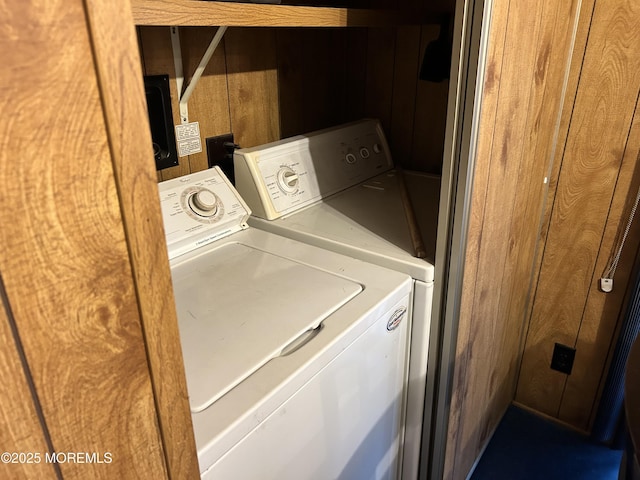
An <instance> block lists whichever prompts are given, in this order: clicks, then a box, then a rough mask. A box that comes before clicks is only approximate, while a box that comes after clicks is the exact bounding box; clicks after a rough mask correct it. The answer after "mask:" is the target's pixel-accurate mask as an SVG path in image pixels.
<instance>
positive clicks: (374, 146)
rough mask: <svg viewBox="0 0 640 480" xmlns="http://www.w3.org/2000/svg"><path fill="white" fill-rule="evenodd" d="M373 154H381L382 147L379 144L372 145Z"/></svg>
mask: <svg viewBox="0 0 640 480" xmlns="http://www.w3.org/2000/svg"><path fill="white" fill-rule="evenodd" d="M373 152H374V153H380V152H382V147H381V146H380V144H379V143H374V144H373Z"/></svg>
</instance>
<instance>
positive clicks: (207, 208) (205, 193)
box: [189, 190, 218, 217]
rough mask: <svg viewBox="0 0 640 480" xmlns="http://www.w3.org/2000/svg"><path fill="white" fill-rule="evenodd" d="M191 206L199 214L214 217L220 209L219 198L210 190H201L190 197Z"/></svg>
mask: <svg viewBox="0 0 640 480" xmlns="http://www.w3.org/2000/svg"><path fill="white" fill-rule="evenodd" d="M189 206H190V207H191V209H192V210H193V211H194V212H195V213H197V214H198V215H201V216H204V217H213V216H214V215H215V214H216V212H217V210H218V199H217V198H216V196H215V195H214V194H213V192H211V191H209V190H199V191H197V192H196V193H194V194H193V195H192V196H191V197H190V198H189Z"/></svg>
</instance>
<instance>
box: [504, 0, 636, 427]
mask: <svg viewBox="0 0 640 480" xmlns="http://www.w3.org/2000/svg"><path fill="white" fill-rule="evenodd" d="M592 12H593V15H592V16H590V17H589V18H588V20H590V31H589V37H588V41H587V47H586V51H585V53H584V56H583V57H581V64H580V76H579V82H578V89H577V96H576V99H575V104H574V106H573V110H572V111H571V112H570V119H569V120H567V122H568V123H569V130H568V135H567V137H566V141H565V142H564V154H563V156H562V160H561V166H560V165H559V167H558V171H559V174H558V181H557V188H556V189H555V191H554V192H552V194H553V195H552V198H550V201H549V204H550V205H551V207H550V209H549V212H548V218H546V219H545V221H544V222H545V225H546V236H545V237H544V238H543V243H542V245H543V247H544V256H543V257H542V264H541V268H540V274H539V278H538V282H537V288H536V290H535V301H534V303H533V311H532V315H531V321H530V325H529V332H528V335H527V341H526V347H525V352H524V357H523V363H522V371H521V375H520V380H519V383H518V391H517V397H516V400H517V401H518V402H520V403H522V404H523V405H525V406H528V407H530V408H533V409H535V410H537V411H539V412H542V413H545V414H547V415H549V416H552V417H555V418H558V419H559V420H561V421H563V422H566V423H568V424H570V425H572V426H574V427H575V428H578V429H581V430H585V431H588V430H589V429H590V427H591V423H592V421H593V418H594V415H595V413H596V411H597V404H598V402H597V400H598V390H599V387H600V386H601V380H602V379H603V376H605V374H606V370H605V367H606V364H607V354H608V353H609V349H610V347H611V345H612V341H613V339H614V333H615V330H616V325H617V322H618V318H619V315H620V313H621V309H622V303H623V299H624V295H625V290H626V286H627V284H628V282H629V277H630V275H631V270H632V266H633V262H634V258H635V256H636V251H637V249H638V245H639V244H640V229H639V228H638V227H637V224H634V225H633V226H632V228H631V230H630V234H629V236H628V238H627V241H626V243H625V249H624V251H623V252H622V257H621V258H620V263H619V266H618V269H617V271H616V275H615V278H614V280H615V282H614V290H613V292H611V293H603V292H602V291H600V290H599V288H598V281H599V279H600V277H601V276H602V275H603V274H604V272H605V270H606V269H607V267H608V265H609V264H610V262H611V261H612V259H613V256H614V254H615V250H616V248H617V245H618V242H619V241H620V239H621V237H622V235H623V232H624V229H625V226H626V222H627V218H628V215H629V213H630V211H631V208H632V206H633V202H634V200H635V198H636V193H637V192H638V188H639V187H640V170H639V169H640V166H639V165H638V155H639V151H640V118H639V117H640V115H639V114H638V106H637V102H638V95H639V91H640V49H638V45H640V5H638V3H637V2H634V1H613V0H596V2H595V8H594V9H593V10H592ZM589 13H591V12H589ZM634 114H635V117H634ZM556 342H557V343H561V344H564V345H568V346H570V347H574V348H576V358H575V363H574V368H573V371H572V373H571V375H566V374H564V373H561V372H557V371H555V370H551V369H550V368H549V364H550V360H551V356H552V352H553V348H554V344H555V343H556Z"/></svg>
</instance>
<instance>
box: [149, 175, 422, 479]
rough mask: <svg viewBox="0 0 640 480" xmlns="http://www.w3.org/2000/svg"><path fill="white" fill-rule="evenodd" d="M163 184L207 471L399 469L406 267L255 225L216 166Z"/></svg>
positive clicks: (270, 475) (280, 473) (345, 473)
mask: <svg viewBox="0 0 640 480" xmlns="http://www.w3.org/2000/svg"><path fill="white" fill-rule="evenodd" d="M159 190H160V200H161V205H162V213H163V220H164V225H165V233H166V241H167V246H168V251H169V258H170V265H171V275H172V280H173V288H174V293H175V300H176V307H177V313H178V322H179V330H180V341H181V345H182V351H183V357H184V364H185V370H186V378H187V387H188V393H189V401H190V405H191V411H192V419H193V428H194V433H195V440H196V446H197V449H198V461H199V465H200V471H201V475H202V478H209V479H242V480H251V479H256V480H266V479H278V480H282V479H292V480H299V479H318V480H325V479H328V478H335V479H345V480H351V479H358V478H363V479H364V478H366V479H394V478H397V477H398V471H399V468H400V466H399V463H400V458H399V456H400V448H401V447H400V443H401V439H402V424H403V416H404V406H403V405H404V399H405V395H406V382H407V369H408V365H407V364H408V352H407V348H406V344H407V337H408V335H409V328H408V327H409V321H408V319H405V317H406V316H407V313H408V312H409V310H410V309H411V301H412V299H411V281H410V278H409V277H408V276H407V275H403V274H401V273H398V272H395V271H391V270H387V269H384V268H381V267H379V266H376V265H371V264H368V263H365V262H362V261H359V260H354V259H351V258H348V257H345V256H342V255H339V254H336V253H333V252H329V251H326V250H323V249H320V248H317V247H313V246H309V245H307V244H304V243H301V242H297V241H294V240H290V239H286V238H283V237H281V236H278V235H275V234H272V233H269V232H265V231H262V230H259V229H255V228H251V227H249V226H248V225H247V223H246V221H247V218H248V217H249V214H250V211H249V209H248V207H247V206H246V204H245V202H244V201H243V200H242V198H240V196H239V195H238V194H237V192H236V191H235V190H234V188H233V187H232V186H231V184H230V183H229V181H228V180H227V179H226V177H225V176H224V175H223V174H222V172H221V171H219V170H218V169H217V168H214V169H212V170H207V171H204V172H199V173H196V174H192V175H188V176H184V177H180V178H177V179H174V180H169V181H166V182H162V183H160V185H159Z"/></svg>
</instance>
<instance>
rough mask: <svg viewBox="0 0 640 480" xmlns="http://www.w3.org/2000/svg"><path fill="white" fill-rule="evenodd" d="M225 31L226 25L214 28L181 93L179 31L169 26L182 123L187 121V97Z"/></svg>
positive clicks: (181, 76) (182, 78) (182, 79)
mask: <svg viewBox="0 0 640 480" xmlns="http://www.w3.org/2000/svg"><path fill="white" fill-rule="evenodd" d="M226 31H227V27H218V30H216V33H215V35H214V36H213V39H212V40H211V43H210V44H209V46H208V47H207V50H206V51H205V52H204V55H203V56H202V60H200V63H199V64H198V67H197V68H196V71H195V72H194V74H193V77H191V81H190V82H189V85H187V88H186V89H185V90H184V93H183V92H182V87H183V86H184V71H183V67H182V50H181V48H180V32H179V31H178V27H171V47H172V48H173V62H174V65H175V69H176V84H177V87H178V94H179V96H180V121H181V122H182V124H183V125H184V124H186V123H189V109H188V103H189V98H190V97H191V94H192V93H193V91H194V90H195V88H196V85H197V84H198V80H200V77H201V76H202V73H203V72H204V69H205V68H207V64H208V63H209V60H211V57H212V56H213V53H214V52H215V51H216V48H217V47H218V45H219V44H220V41H221V40H222V37H223V36H224V33H225V32H226Z"/></svg>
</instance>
